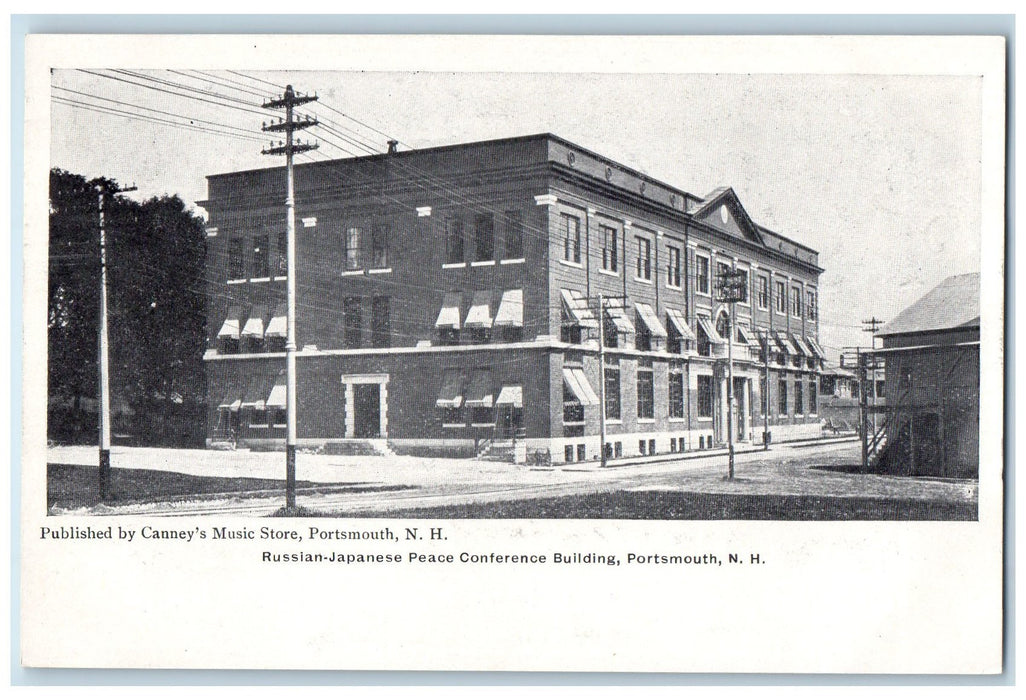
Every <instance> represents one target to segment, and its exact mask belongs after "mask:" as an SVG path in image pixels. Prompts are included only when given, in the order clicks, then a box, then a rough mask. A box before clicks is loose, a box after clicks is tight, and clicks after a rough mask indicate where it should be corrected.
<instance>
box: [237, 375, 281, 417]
mask: <svg viewBox="0 0 1026 700" xmlns="http://www.w3.org/2000/svg"><path fill="white" fill-rule="evenodd" d="M274 381H275V377H274V376H270V375H266V374H258V375H256V376H255V377H253V378H251V379H250V380H249V386H248V387H247V388H246V393H245V394H244V395H243V397H242V405H241V408H253V409H256V410H258V411H262V410H264V409H265V408H267V397H268V396H269V395H270V393H271V387H272V386H273V385H274Z"/></svg>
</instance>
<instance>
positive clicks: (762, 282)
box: [757, 275, 769, 309]
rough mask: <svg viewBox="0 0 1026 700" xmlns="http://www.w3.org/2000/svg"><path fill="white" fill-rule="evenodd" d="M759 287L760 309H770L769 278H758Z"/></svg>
mask: <svg viewBox="0 0 1026 700" xmlns="http://www.w3.org/2000/svg"><path fill="white" fill-rule="evenodd" d="M757 279H758V280H759V281H758V285H759V293H758V301H759V308H760V309H767V308H769V278H767V277H763V276H762V275H759V277H758V278H757Z"/></svg>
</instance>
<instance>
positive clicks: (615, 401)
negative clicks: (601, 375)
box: [605, 366, 620, 420]
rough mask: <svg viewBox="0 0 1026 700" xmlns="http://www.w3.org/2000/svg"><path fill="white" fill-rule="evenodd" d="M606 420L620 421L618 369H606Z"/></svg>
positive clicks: (614, 367)
mask: <svg viewBox="0 0 1026 700" xmlns="http://www.w3.org/2000/svg"><path fill="white" fill-rule="evenodd" d="M605 370H606V372H605V380H606V418H611V419H614V420H619V419H620V367H619V366H613V367H606V368H605Z"/></svg>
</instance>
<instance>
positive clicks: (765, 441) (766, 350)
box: [762, 330, 770, 450]
mask: <svg viewBox="0 0 1026 700" xmlns="http://www.w3.org/2000/svg"><path fill="white" fill-rule="evenodd" d="M762 333H763V334H764V335H765V338H766V341H765V342H764V343H763V344H762V347H763V375H764V376H765V377H766V383H765V384H763V387H762V388H763V391H762V406H763V411H762V449H763V450H768V449H769V443H770V441H769V412H770V407H769V365H770V363H769V358H770V336H769V331H768V330H766V331H762Z"/></svg>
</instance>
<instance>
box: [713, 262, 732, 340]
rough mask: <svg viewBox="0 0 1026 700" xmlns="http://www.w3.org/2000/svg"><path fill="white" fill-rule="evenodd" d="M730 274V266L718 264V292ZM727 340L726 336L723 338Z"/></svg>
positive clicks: (723, 263)
mask: <svg viewBox="0 0 1026 700" xmlns="http://www.w3.org/2000/svg"><path fill="white" fill-rule="evenodd" d="M729 274H730V265H728V264H727V263H725V262H720V263H716V289H717V290H718V289H719V288H720V287H721V286H722V285H723V284H724V283H725V282H726V281H727V276H728V275H729ZM723 337H724V338H726V336H723Z"/></svg>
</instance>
